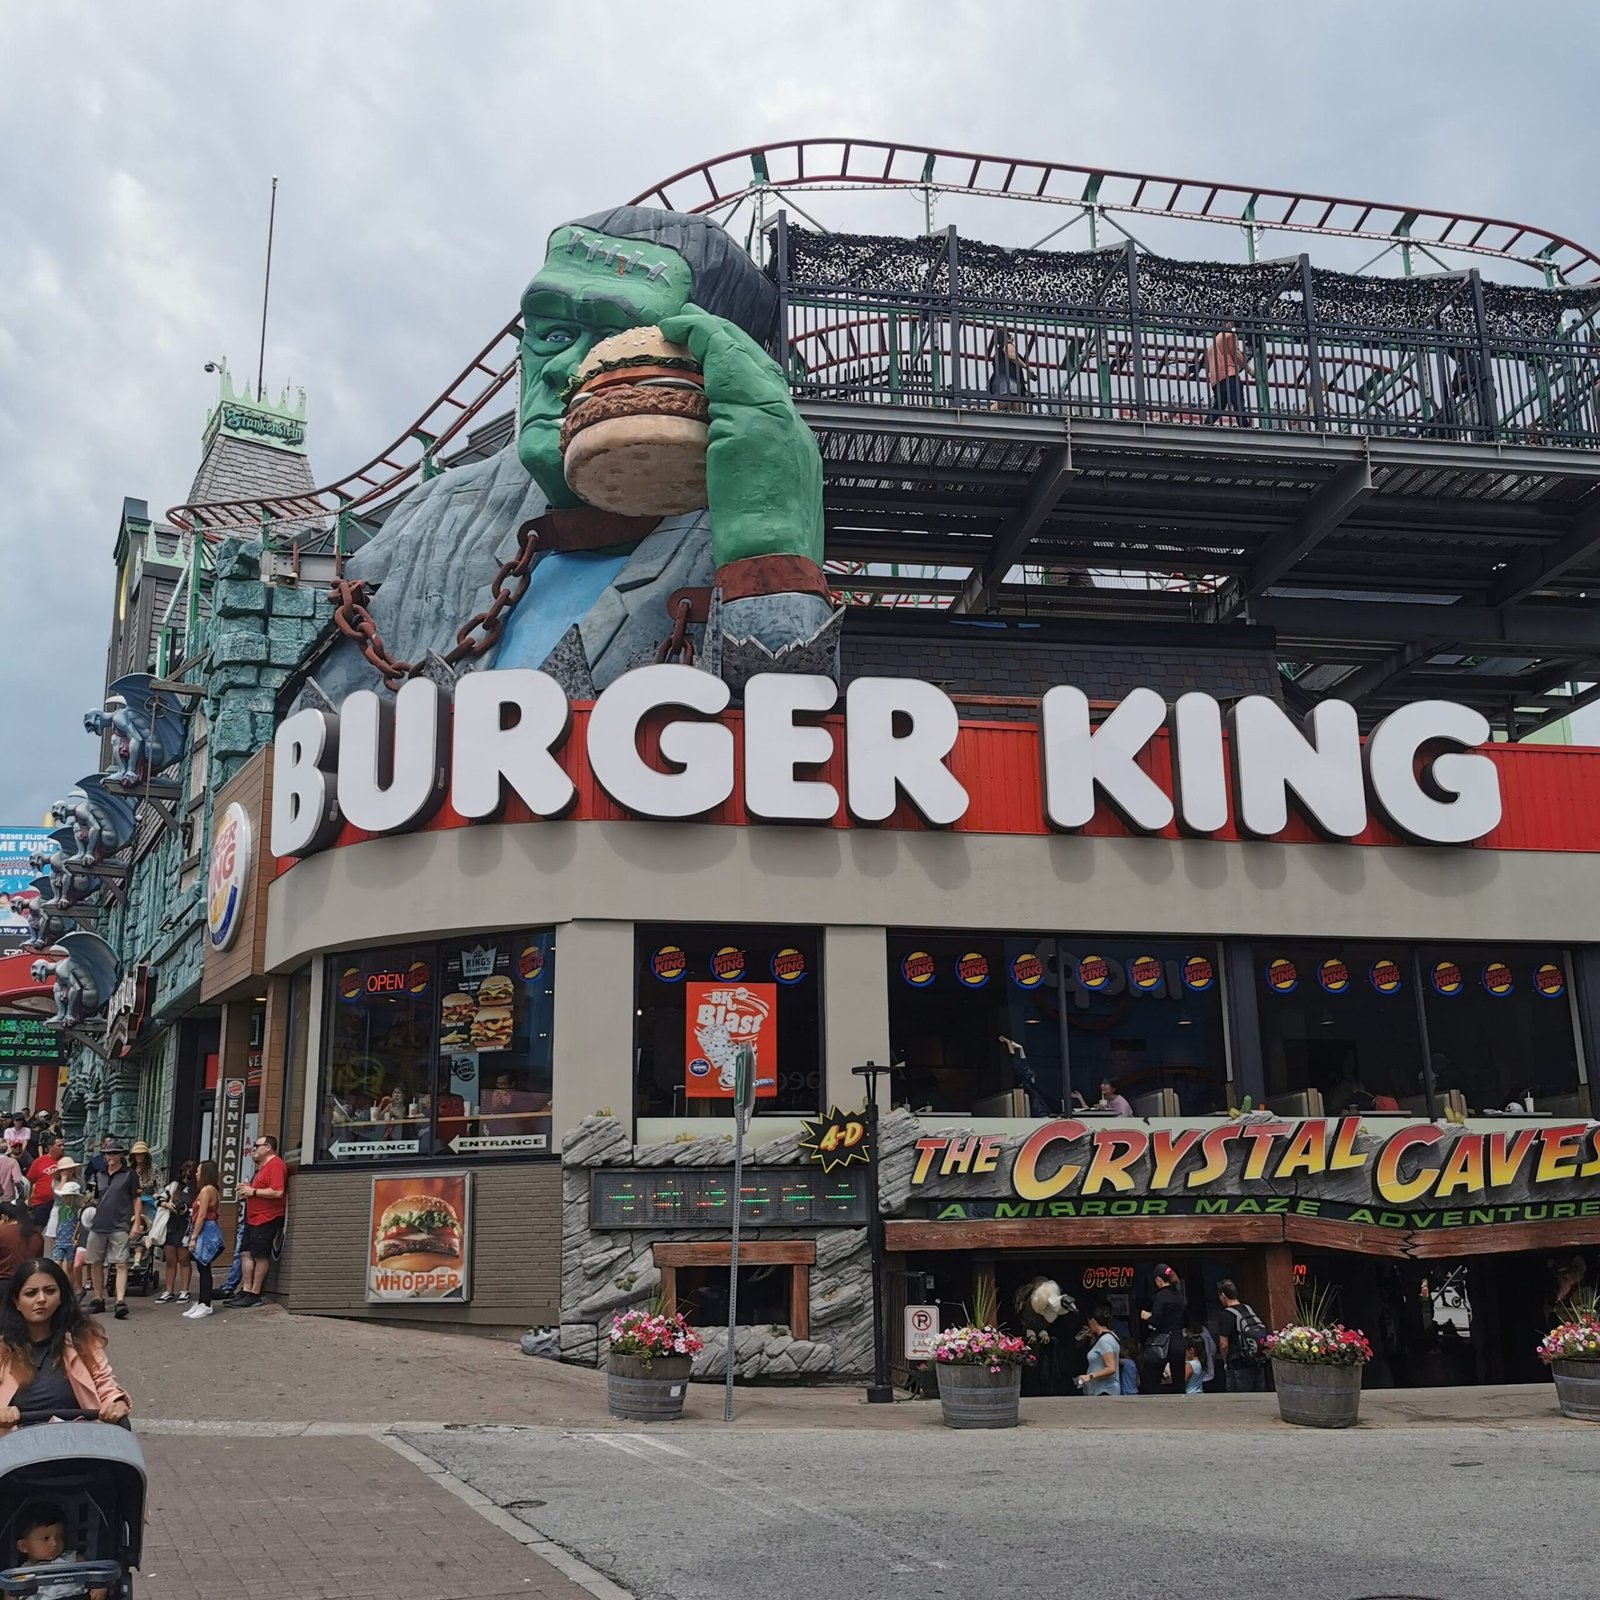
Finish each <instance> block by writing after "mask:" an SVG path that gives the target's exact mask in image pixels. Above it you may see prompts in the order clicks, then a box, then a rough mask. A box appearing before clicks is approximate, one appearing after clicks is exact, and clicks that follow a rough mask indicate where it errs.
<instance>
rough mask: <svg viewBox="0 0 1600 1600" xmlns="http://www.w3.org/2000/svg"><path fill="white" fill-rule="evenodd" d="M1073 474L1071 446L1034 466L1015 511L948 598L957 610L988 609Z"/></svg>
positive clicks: (1053, 453)
mask: <svg viewBox="0 0 1600 1600" xmlns="http://www.w3.org/2000/svg"><path fill="white" fill-rule="evenodd" d="M1072 474H1073V466H1072V447H1071V445H1069V444H1064V445H1062V446H1061V447H1060V448H1059V449H1057V450H1052V451H1051V452H1050V453H1049V454H1048V455H1047V456H1046V457H1045V458H1044V460H1043V461H1041V462H1040V463H1039V465H1038V466H1037V467H1036V468H1035V469H1034V474H1033V477H1032V478H1031V479H1029V481H1028V489H1027V493H1026V494H1024V496H1023V498H1022V504H1021V505H1020V506H1019V507H1018V508H1017V510H1016V512H1015V514H1014V515H1012V516H1011V517H1009V518H1007V519H1006V521H1005V522H1004V523H1003V524H1002V525H1001V526H1000V528H999V529H998V530H997V531H996V533H995V536H994V539H993V542H992V543H991V545H990V547H989V554H988V555H987V556H985V557H984V560H983V564H982V565H981V566H978V567H975V568H973V571H972V575H971V577H969V578H968V579H967V581H966V584H965V586H964V587H963V588H962V590H961V593H960V594H958V595H957V596H956V598H955V600H954V601H952V602H951V606H950V609H951V610H952V611H956V612H973V611H987V610H988V609H989V606H990V603H991V602H992V601H993V599H994V592H995V590H996V589H998V588H999V587H1000V585H1001V584H1002V583H1004V582H1005V578H1006V574H1007V573H1008V572H1009V571H1010V570H1011V569H1012V568H1013V567H1014V566H1015V565H1016V564H1017V562H1018V561H1020V560H1021V559H1022V557H1023V555H1024V553H1025V552H1026V551H1027V548H1028V545H1029V543H1030V542H1031V541H1032V539H1033V536H1034V534H1036V533H1037V532H1038V531H1039V529H1040V528H1041V527H1042V526H1043V525H1044V522H1045V519H1046V518H1047V517H1048V516H1049V515H1050V513H1051V512H1052V511H1053V510H1054V509H1055V507H1056V503H1057V502H1058V501H1059V500H1060V499H1061V496H1062V495H1063V494H1064V493H1065V492H1066V488H1067V484H1068V482H1069V481H1070V480H1071V478H1072Z"/></svg>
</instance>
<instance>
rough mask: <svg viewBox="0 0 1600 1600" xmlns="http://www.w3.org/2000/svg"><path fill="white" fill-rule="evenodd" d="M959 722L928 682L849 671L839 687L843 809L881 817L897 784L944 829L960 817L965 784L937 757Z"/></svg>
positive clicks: (867, 818)
mask: <svg viewBox="0 0 1600 1600" xmlns="http://www.w3.org/2000/svg"><path fill="white" fill-rule="evenodd" d="M897 720H898V721H900V722H901V723H902V724H903V725H904V731H901V730H900V729H899V728H897V727H896V722H897ZM960 729H961V719H960V717H959V716H958V715H957V714H956V708H955V702H954V701H953V700H951V698H950V696H949V695H947V694H946V693H945V692H944V690H943V689H940V688H936V687H935V686H934V685H933V684H931V683H922V682H920V681H919V680H918V679H916V678H857V679H856V681H855V682H854V683H852V684H851V685H850V687H849V688H848V689H847V690H845V728H844V732H845V739H844V748H845V793H846V795H847V796H848V798H849V806H850V814H851V815H852V816H853V817H854V818H855V819H856V820H857V821H858V822H886V821H887V820H888V819H889V818H890V817H891V816H892V815H893V814H894V808H895V803H896V801H897V800H898V799H899V795H898V793H897V789H903V790H904V791H905V796H906V799H907V800H909V801H910V802H911V804H912V805H913V806H914V807H916V809H917V811H918V812H919V813H920V814H921V816H922V819H923V820H924V821H925V822H927V823H929V824H931V825H932V826H933V827H936V828H948V827H949V826H950V824H951V823H952V822H956V821H958V820H959V819H960V818H961V817H963V816H965V815H966V810H967V804H968V801H967V791H966V790H965V789H963V788H962V787H961V785H960V783H959V782H958V781H957V780H956V777H955V774H954V773H952V772H951V771H950V769H949V768H948V767H947V766H946V765H945V764H944V759H945V757H946V756H947V755H949V754H950V752H951V750H953V749H954V748H955V742H956V734H957V733H958V732H959V731H960Z"/></svg>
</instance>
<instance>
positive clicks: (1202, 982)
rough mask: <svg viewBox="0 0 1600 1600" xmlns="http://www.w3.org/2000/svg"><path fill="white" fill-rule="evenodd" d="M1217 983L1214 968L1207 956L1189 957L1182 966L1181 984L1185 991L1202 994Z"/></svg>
mask: <svg viewBox="0 0 1600 1600" xmlns="http://www.w3.org/2000/svg"><path fill="white" fill-rule="evenodd" d="M1216 981H1217V973H1216V968H1215V967H1213V966H1212V965H1211V958H1210V957H1209V956H1190V957H1189V958H1188V960H1186V961H1185V962H1184V964H1183V983H1184V987H1185V988H1186V989H1193V990H1194V991H1195V993H1196V994H1203V993H1204V992H1205V991H1206V990H1207V989H1209V988H1210V987H1211V985H1212V984H1214V983H1215V982H1216Z"/></svg>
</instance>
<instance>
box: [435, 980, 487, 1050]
mask: <svg viewBox="0 0 1600 1600" xmlns="http://www.w3.org/2000/svg"><path fill="white" fill-rule="evenodd" d="M477 1012H478V1002H477V1001H476V1000H474V999H473V998H472V996H471V995H470V994H461V993H460V992H457V993H455V994H447V995H446V996H445V997H444V1002H443V1004H442V1005H441V1007H440V1010H439V1022H440V1024H441V1026H442V1027H443V1028H444V1029H445V1032H444V1035H443V1037H442V1038H441V1039H440V1040H439V1042H440V1044H446V1045H450V1044H465V1043H466V1042H467V1034H466V1030H467V1029H468V1028H469V1027H471V1025H472V1019H473V1017H475V1016H476V1015H477Z"/></svg>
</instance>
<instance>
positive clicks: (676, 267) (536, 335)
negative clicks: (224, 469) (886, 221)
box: [311, 206, 840, 699]
mask: <svg viewBox="0 0 1600 1600" xmlns="http://www.w3.org/2000/svg"><path fill="white" fill-rule="evenodd" d="M522 314H523V324H524V332H523V337H522V362H521V368H522V370H521V389H520V395H519V402H518V417H517V432H516V438H515V441H514V448H513V447H512V446H507V448H506V449H504V450H502V451H501V452H500V453H499V454H498V455H496V456H494V457H492V458H490V459H489V460H486V461H482V462H478V463H474V464H472V465H468V466H461V467H456V468H452V469H451V470H449V471H447V472H445V473H444V474H442V475H441V476H439V477H437V478H434V479H433V480H431V481H429V482H427V483H424V484H423V485H422V486H421V487H420V488H419V489H417V490H416V491H415V492H414V493H413V494H412V495H411V496H410V497H408V498H407V499H406V500H405V501H403V502H402V503H401V504H400V505H399V506H398V507H397V508H396V509H395V510H394V512H393V513H392V514H391V515H390V516H389V518H388V519H387V521H386V522H385V523H384V524H383V527H382V529H381V530H380V531H379V532H378V534H377V535H376V536H375V537H374V538H373V539H372V541H371V542H370V543H369V544H367V545H366V546H365V547H364V548H363V549H362V550H360V551H359V552H358V553H357V554H356V555H355V556H354V557H353V558H352V559H351V560H350V561H349V562H348V563H347V571H346V576H347V579H349V580H351V584H348V585H346V586H345V587H343V588H342V589H341V590H340V591H339V594H338V596H337V598H338V599H339V600H340V602H341V603H340V605H339V607H338V612H337V616H338V619H339V622H340V631H341V632H342V634H343V637H342V638H337V639H336V643H335V646H334V648H333V649H332V650H331V651H330V653H329V654H328V655H327V656H325V657H324V658H323V659H321V660H319V661H316V662H315V664H314V665H313V666H312V668H311V671H312V673H313V675H314V676H315V677H316V679H317V681H318V683H319V684H320V685H321V687H322V688H323V689H324V690H325V691H326V692H327V693H328V694H330V695H332V696H333V697H334V698H336V699H337V698H338V697H340V696H342V695H343V694H345V693H347V692H349V691H350V690H351V689H355V688H361V687H372V686H375V683H376V681H377V678H378V677H379V676H380V675H381V676H382V677H384V678H385V680H386V681H387V682H388V683H389V685H390V686H391V687H394V686H396V684H397V683H398V682H399V681H400V680H401V679H402V678H403V677H404V676H406V675H407V673H408V672H410V671H414V670H419V669H420V668H422V667H423V666H424V665H425V663H426V661H427V658H428V657H429V655H430V654H436V655H439V656H444V657H446V658H450V659H452V660H453V663H454V665H455V666H456V668H457V670H464V669H465V668H467V667H470V666H472V665H481V666H498V667H542V668H543V669H544V670H546V671H547V672H550V673H551V674H552V675H553V676H555V677H556V678H558V679H559V680H560V681H561V682H563V683H564V684H565V686H566V687H567V689H568V691H569V692H570V693H572V694H573V695H574V696H575V697H580V698H581V697H585V696H589V695H592V694H593V693H595V692H596V691H597V690H599V689H603V688H605V687H606V685H607V684H609V683H610V682H612V681H613V680H614V679H615V678H617V677H618V676H620V675H621V674H622V673H623V672H625V671H627V670H628V669H629V668H631V667H635V666H639V665H642V664H644V663H646V662H649V661H653V660H655V659H657V652H658V650H660V649H662V647H663V646H664V645H665V646H666V647H667V649H668V650H669V651H670V652H671V653H672V654H673V655H674V656H676V657H677V658H679V659H681V658H682V645H683V643H684V641H685V639H687V640H688V642H689V644H690V645H691V647H692V646H693V645H694V642H695V639H696V637H697V636H698V638H699V649H698V652H697V653H696V659H695V663H694V664H695V665H698V666H701V667H705V668H707V669H708V670H711V671H719V672H721V673H722V675H723V676H724V677H726V678H727V679H728V681H729V682H730V684H731V686H732V687H733V688H734V690H735V692H736V693H737V691H738V689H739V688H740V687H741V685H742V683H743V681H744V678H745V677H746V676H747V675H748V674H749V673H750V672H753V671H759V670H771V669H773V668H774V667H776V668H778V669H779V670H801V671H811V672H816V671H822V672H829V673H832V672H833V671H834V668H835V663H836V658H837V637H838V618H839V615H840V613H837V612H835V611H833V609H832V607H831V603H830V600H829V596H828V588H827V583H826V581H825V579H824V577H823V574H822V566H821V562H822V466H821V461H820V458H819V457H818V454H817V447H816V442H815V440H814V439H813V438H812V436H811V433H810V431H809V430H808V429H807V428H806V426H805V424H804V423H803V422H802V421H801V420H800V417H799V415H798V414H797V413H796V411H795V408H794V403H793V401H792V400H791V398H790V395H789V389H788V385H787V383H786V382H785V380H784V376H783V373H782V372H781V371H780V370H779V368H778V366H777V364H776V363H775V362H774V361H773V360H772V358H771V357H770V356H769V355H768V354H767V348H766V347H770V346H771V345H772V343H773V341H774V339H775V336H776V332H777V328H776V321H777V294H776V291H775V290H774V288H773V286H772V284H771V283H769V282H768V280H767V279H766V277H765V276H764V275H763V274H762V273H761V271H760V270H759V269H758V268H757V266H756V265H755V263H754V262H752V261H751V259H750V258H749V256H747V255H746V254H745V253H744V252H743V251H742V250H740V249H739V248H738V246H737V245H735V244H734V242H733V241H732V240H731V239H730V238H729V237H728V235H727V234H726V233H725V232H724V231H723V229H722V228H720V227H719V226H718V225H717V224H715V223H713V222H710V221H708V220H706V219H705V218H703V217H695V216H684V215H679V214H678V213H676V212H670V211H654V210H646V209H643V208H640V207H634V206H624V207H621V208H619V209H617V210H614V211H607V212H602V213H599V214H597V215H595V216H592V217H585V218H583V219H582V220H581V221H578V222H574V223H570V224H568V225H566V226H564V227H561V228H557V229H556V231H555V232H554V233H553V234H552V235H551V237H550V243H549V246H548V249H547V252H546V256H545V262H544V265H543V266H542V267H541V268H540V269H539V272H538V273H537V275H536V276H535V277H534V279H533V281H532V282H531V283H530V284H529V285H528V288H527V292H526V293H525V294H524V295H523V297H522ZM652 325H653V326H655V327H656V328H658V329H659V331H660V334H661V336H662V337H663V338H664V339H665V340H668V341H671V342H672V343H673V344H675V345H678V346H684V347H687V351H688V357H687V358H683V360H684V363H685V364H687V362H688V360H689V359H690V358H692V362H693V364H694V365H696V366H697V367H698V368H699V369H700V375H703V382H704V396H705V406H706V409H707V410H708V412H709V443H708V446H707V448H706V450H705V469H704V470H705V479H706V491H705V500H704V505H705V509H703V510H694V511H690V512H688V513H685V514H678V515H665V516H659V517H657V516H654V515H651V516H644V517H639V516H633V517H629V516H622V515H618V514H616V513H615V512H614V511H607V510H601V509H597V508H596V507H595V506H592V505H586V504H585V503H584V501H583V500H582V499H581V498H580V497H579V496H578V495H577V493H575V492H574V490H573V489H572V487H571V486H570V485H569V483H568V482H567V479H566V476H565V475H564V473H563V468H562V438H561V425H562V419H563V414H564V412H565V411H566V409H567V405H568V400H569V397H570V392H571V390H572V389H573V388H575V387H576V386H577V385H576V382H575V377H576V375H577V373H578V369H579V367H580V365H582V364H583V363H584V362H585V359H586V358H587V357H588V356H589V354H590V352H591V351H592V350H593V349H594V347H595V345H596V344H597V343H599V342H600V341H602V340H604V339H606V338H608V337H610V336H612V335H615V334H617V333H618V332H619V331H621V330H624V329H628V328H638V327H648V326H652ZM603 355H604V352H602V357H603ZM596 364H597V363H590V366H591V368H592V367H593V366H594V365H596ZM587 376H588V374H587V373H586V374H585V377H586V378H587ZM669 381H670V379H669ZM697 381H698V380H697ZM695 403H696V404H698V401H696V402H695ZM569 432H570V429H569ZM357 585H358V586H359V587H357ZM683 590H689V591H691V592H692V594H691V597H690V607H689V608H688V609H687V610H685V608H684V607H683V597H682V596H681V595H680V594H679V591H683ZM674 596H678V598H677V600H675V601H674ZM497 598H498V604H496V601H497ZM669 601H674V603H673V605H672V607H671V609H669V605H668V602H669ZM685 624H687V626H685ZM452 652H453V655H452Z"/></svg>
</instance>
